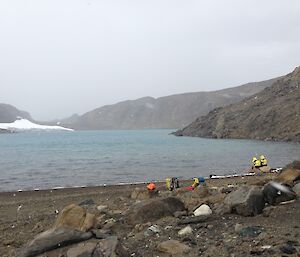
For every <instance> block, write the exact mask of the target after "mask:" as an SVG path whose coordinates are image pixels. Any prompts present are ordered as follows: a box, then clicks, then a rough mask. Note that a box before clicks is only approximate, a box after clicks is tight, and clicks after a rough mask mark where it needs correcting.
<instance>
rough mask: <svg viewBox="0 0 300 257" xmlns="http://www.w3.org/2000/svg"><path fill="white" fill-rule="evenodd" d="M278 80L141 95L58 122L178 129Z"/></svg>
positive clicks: (92, 126) (73, 125) (75, 125)
mask: <svg viewBox="0 0 300 257" xmlns="http://www.w3.org/2000/svg"><path fill="white" fill-rule="evenodd" d="M277 79H278V78H276V79H271V80H267V81H262V82H256V83H248V84H245V85H242V86H238V87H234V88H229V89H224V90H219V91H214V92H197V93H186V94H178V95H171V96H166V97H160V98H157V99H155V98H152V97H144V98H140V99H137V100H131V101H124V102H120V103H117V104H113V105H107V106H103V107H100V108H97V109H95V110H93V111H90V112H87V113H85V114H83V115H82V116H79V115H73V116H72V117H70V118H68V119H65V120H62V121H60V124H61V125H63V126H66V127H71V128H74V129H86V130H89V129H95V130H97V129H144V128H180V127H183V126H186V125H188V124H189V123H191V122H192V121H193V120H195V119H196V118H197V117H199V116H201V115H205V114H207V113H208V112H209V111H210V110H212V109H214V108H216V107H219V106H225V105H228V104H231V103H235V102H238V101H240V100H242V99H244V98H245V97H248V96H250V95H253V94H255V93H257V92H260V91H261V90H263V89H264V88H265V87H267V86H270V85H271V84H272V83H273V82H274V81H276V80H277Z"/></svg>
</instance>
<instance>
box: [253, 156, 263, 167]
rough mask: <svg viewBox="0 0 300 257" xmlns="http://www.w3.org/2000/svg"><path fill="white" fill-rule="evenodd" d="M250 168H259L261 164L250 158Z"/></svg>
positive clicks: (254, 158)
mask: <svg viewBox="0 0 300 257" xmlns="http://www.w3.org/2000/svg"><path fill="white" fill-rule="evenodd" d="M252 167H254V168H259V167H261V162H260V160H258V159H257V158H256V157H253V158H252Z"/></svg>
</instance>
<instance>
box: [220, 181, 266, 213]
mask: <svg viewBox="0 0 300 257" xmlns="http://www.w3.org/2000/svg"><path fill="white" fill-rule="evenodd" d="M224 203H225V204H226V205H228V206H229V207H230V208H231V212H233V213H237V214H240V215H242V216H255V215H257V214H260V213H262V210H263V208H264V207H265V200H264V196H263V193H262V191H261V190H260V188H259V187H256V186H250V187H249V186H242V187H240V188H239V189H237V190H236V191H234V192H231V193H229V194H228V195H227V197H226V198H225V200H224Z"/></svg>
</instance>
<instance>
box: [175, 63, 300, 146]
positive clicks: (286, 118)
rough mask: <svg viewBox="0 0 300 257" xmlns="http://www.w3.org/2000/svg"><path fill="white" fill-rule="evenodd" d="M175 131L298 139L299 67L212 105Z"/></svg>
mask: <svg viewBox="0 0 300 257" xmlns="http://www.w3.org/2000/svg"><path fill="white" fill-rule="evenodd" d="M174 134H175V135H177V136H193V137H209V138H247V139H260V140H282V141H295V142H300V67H297V68H296V69H295V70H294V71H293V72H292V73H290V74H288V75H286V76H284V77H282V78H280V79H279V80H277V81H276V82H275V83H274V84H273V85H272V86H270V87H267V88H265V89H264V90H263V91H261V92H259V93H256V94H255V95H253V96H251V97H248V98H246V99H244V100H242V101H240V102H238V103H235V104H231V105H229V106H226V107H223V108H217V109H214V110H213V111H211V112H210V113H209V114H207V115H206V116H203V117H200V118H198V119H197V120H195V121H194V122H193V123H191V124H190V125H188V126H186V127H185V128H183V129H181V130H178V131H176V132H175V133H174Z"/></svg>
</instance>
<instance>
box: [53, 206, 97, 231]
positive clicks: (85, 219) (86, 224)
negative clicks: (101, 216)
mask: <svg viewBox="0 0 300 257" xmlns="http://www.w3.org/2000/svg"><path fill="white" fill-rule="evenodd" d="M96 224H97V219H96V217H95V215H94V214H90V213H88V212H87V211H86V210H85V209H84V208H83V207H81V206H78V205H75V204H70V205H68V206H66V207H65V208H64V209H63V210H62V211H61V213H60V214H59V215H58V217H57V220H56V223H55V225H54V227H55V228H60V227H69V228H73V229H77V230H80V231H88V230H90V229H91V228H93V227H94V226H96Z"/></svg>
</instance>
